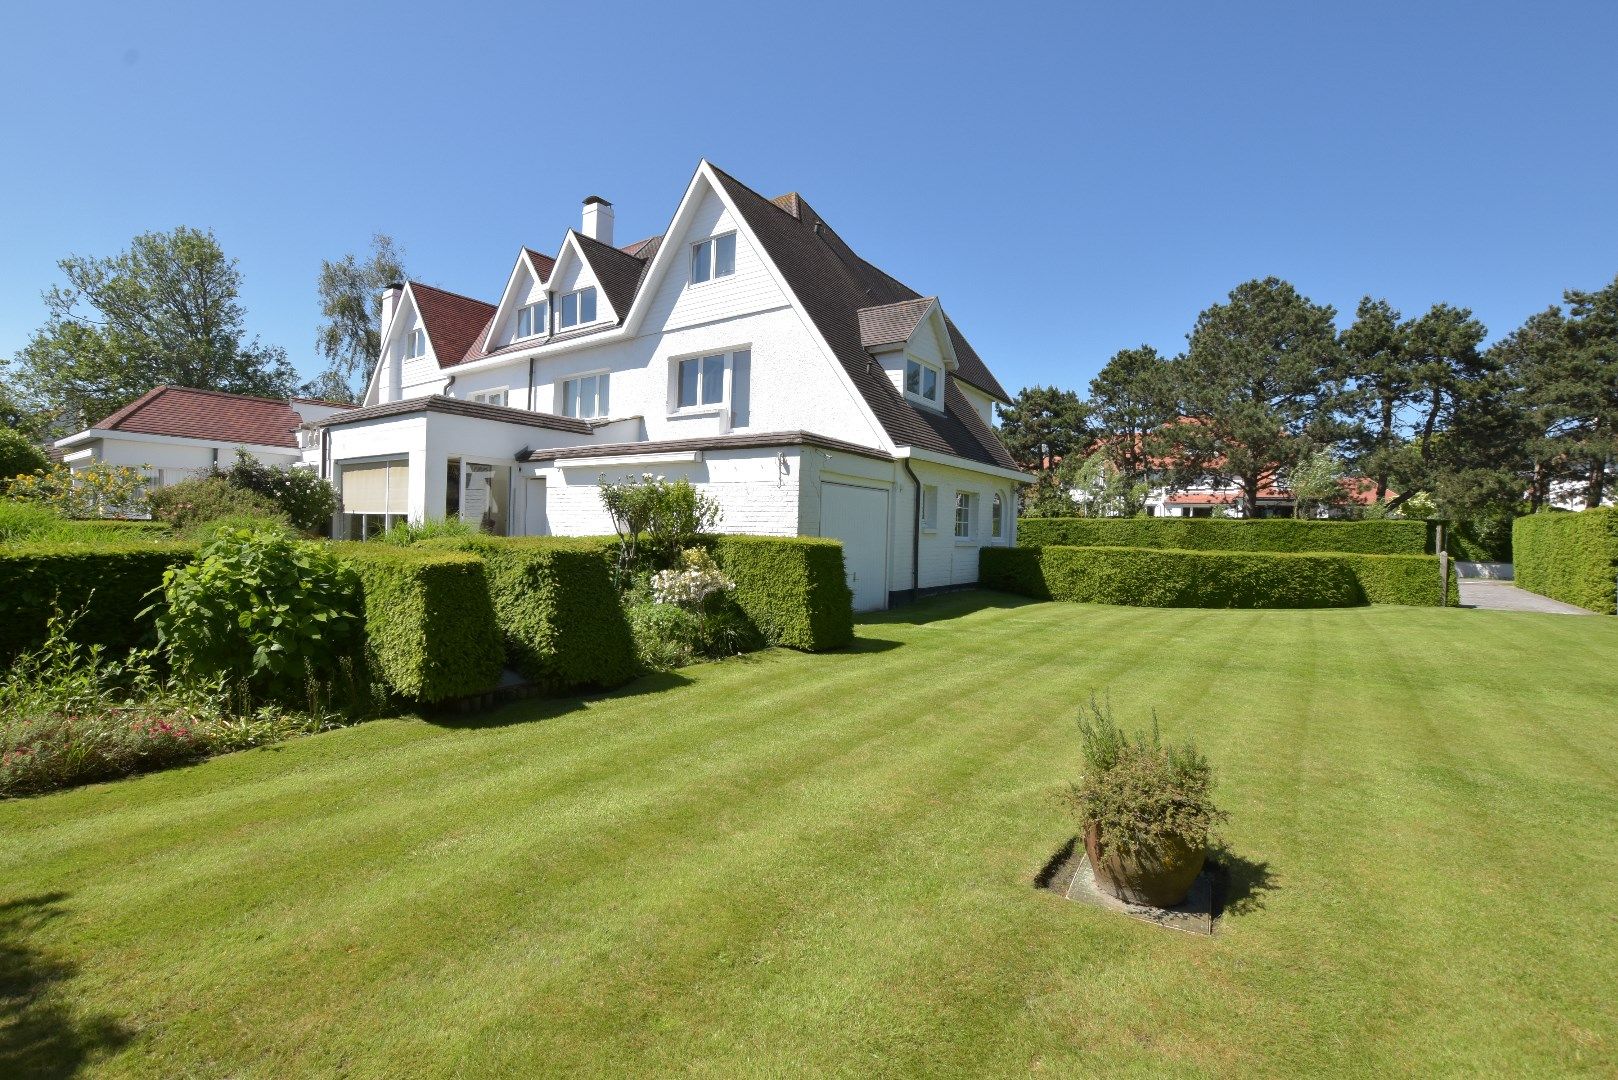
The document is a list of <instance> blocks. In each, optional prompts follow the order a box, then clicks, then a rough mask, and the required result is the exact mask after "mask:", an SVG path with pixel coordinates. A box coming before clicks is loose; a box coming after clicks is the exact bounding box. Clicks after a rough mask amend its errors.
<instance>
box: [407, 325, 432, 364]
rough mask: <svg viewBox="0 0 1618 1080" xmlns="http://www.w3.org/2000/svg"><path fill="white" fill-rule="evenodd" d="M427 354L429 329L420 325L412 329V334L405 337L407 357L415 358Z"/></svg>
mask: <svg viewBox="0 0 1618 1080" xmlns="http://www.w3.org/2000/svg"><path fill="white" fill-rule="evenodd" d="M426 355H427V331H425V330H423V329H422V328H421V327H419V326H418V327H416V328H415V329H414V330H412V331H410V336H409V337H408V338H406V339H405V357H406V358H407V359H410V360H414V359H415V358H416V357H418V356H426Z"/></svg>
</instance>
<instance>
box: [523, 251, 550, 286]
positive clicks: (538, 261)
mask: <svg viewBox="0 0 1618 1080" xmlns="http://www.w3.org/2000/svg"><path fill="white" fill-rule="evenodd" d="M523 250H524V251H526V252H527V253H528V258H529V259H530V260H532V261H533V264H534V269H535V270H536V271H538V273H539V280H540V282H541V284H543V283H544V282H546V281H548V280H549V279H550V276H551V270H552V269H554V268H555V266H556V260H555V259H553V258H551V257H550V256H549V255H542V254H540V253H539V252H537V251H535V250H534V249H533V248H531V247H525V248H523Z"/></svg>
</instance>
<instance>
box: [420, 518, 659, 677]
mask: <svg viewBox="0 0 1618 1080" xmlns="http://www.w3.org/2000/svg"><path fill="white" fill-rule="evenodd" d="M418 549H419V550H428V551H431V550H452V551H466V552H472V553H474V554H476V555H477V556H479V557H480V558H482V559H483V561H484V562H485V563H486V564H487V565H488V587H489V595H490V599H491V601H492V603H493V605H494V613H495V618H496V620H497V621H498V622H499V625H500V631H501V633H502V635H503V636H504V639H505V653H506V661H507V663H509V664H510V665H511V667H513V668H515V669H516V670H517V671H518V672H519V673H520V674H521V675H522V676H523V677H524V678H526V679H528V680H530V681H531V682H533V683H535V684H537V685H539V686H542V687H544V688H545V689H547V690H565V689H569V688H572V687H579V686H598V687H613V686H621V685H622V684H624V683H626V682H628V681H629V680H630V679H632V678H634V677H635V675H636V673H637V669H636V665H635V643H634V641H633V639H632V638H631V636H630V632H629V622H628V620H627V619H626V618H625V617H624V612H623V608H622V606H621V605H620V604H619V602H618V591H617V590H616V589H615V588H613V584H612V573H611V569H610V562H609V560H610V558H611V553H612V552H613V551H614V550H615V542H614V541H611V540H603V539H596V538H572V537H560V536H531V537H515V538H501V537H492V536H479V537H446V538H442V539H438V540H428V541H424V542H422V543H421V544H419V545H418Z"/></svg>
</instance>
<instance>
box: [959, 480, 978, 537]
mask: <svg viewBox="0 0 1618 1080" xmlns="http://www.w3.org/2000/svg"><path fill="white" fill-rule="evenodd" d="M974 499H975V496H973V494H972V493H971V492H970V491H957V492H956V493H955V538H956V539H957V540H970V539H971V538H972V503H973V501H974Z"/></svg>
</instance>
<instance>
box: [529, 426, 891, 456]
mask: <svg viewBox="0 0 1618 1080" xmlns="http://www.w3.org/2000/svg"><path fill="white" fill-rule="evenodd" d="M774 446H818V447H821V448H823V449H826V450H842V451H845V452H847V453H850V454H859V455H861V456H863V457H870V458H876V459H877V460H879V461H891V460H892V458H890V457H889V456H888V455H887V454H884V453H883V452H882V451H880V450H873V449H872V448H871V447H869V446H860V445H859V444H858V443H851V442H844V441H843V440H842V439H833V438H829V437H827V436H825V435H816V434H815V433H814V432H811V431H766V432H759V433H757V434H751V433H750V434H747V435H708V436H699V437H696V438H690V439H664V440H662V441H661V442H620V443H602V444H601V445H600V446H569V447H565V448H562V449H557V450H525V451H523V452H522V453H521V454H518V455H517V460H518V461H565V460H567V459H568V458H579V457H617V456H620V455H625V454H666V453H673V452H677V451H683V450H744V449H755V448H765V447H774Z"/></svg>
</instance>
